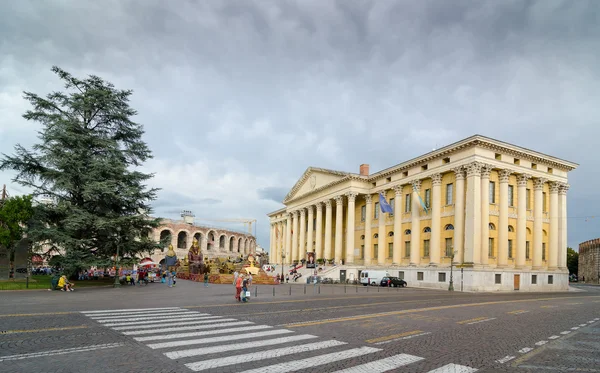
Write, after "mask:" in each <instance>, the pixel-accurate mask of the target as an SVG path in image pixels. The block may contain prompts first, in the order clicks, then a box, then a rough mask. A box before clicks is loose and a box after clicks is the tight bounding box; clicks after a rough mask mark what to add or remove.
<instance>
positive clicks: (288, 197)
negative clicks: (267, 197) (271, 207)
mask: <svg viewBox="0 0 600 373" xmlns="http://www.w3.org/2000/svg"><path fill="white" fill-rule="evenodd" d="M313 172H321V173H325V174H329V175H335V176H342V177H343V178H346V177H347V176H351V174H350V173H349V172H343V171H336V170H329V169H326V168H318V167H309V168H307V169H306V171H304V173H303V174H302V176H301V177H300V180H298V181H297V182H296V184H294V186H293V187H292V189H291V190H290V191H289V192H288V194H287V195H286V196H285V198H284V199H283V203H288V202H291V201H293V200H294V199H292V196H293V195H294V194H295V193H296V192H297V191H298V190H299V189H300V187H301V186H302V184H304V182H305V181H306V180H308V177H309V176H310V175H311V174H312V173H313ZM338 181H339V180H338ZM331 184H332V183H330V184H327V185H326V186H331ZM324 186H325V185H324ZM321 188H322V187H321ZM321 188H317V189H313V190H312V191H311V193H313V192H315V191H317V190H318V189H321Z"/></svg>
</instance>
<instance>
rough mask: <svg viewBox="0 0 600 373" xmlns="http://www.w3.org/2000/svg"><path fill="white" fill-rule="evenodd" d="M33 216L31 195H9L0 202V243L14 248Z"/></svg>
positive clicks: (11, 248) (10, 248)
mask: <svg viewBox="0 0 600 373" xmlns="http://www.w3.org/2000/svg"><path fill="white" fill-rule="evenodd" d="M32 217H33V207H32V198H31V196H17V197H10V198H7V199H6V200H4V201H1V202H0V245H2V246H4V247H6V248H8V249H9V250H10V251H12V250H13V249H14V246H15V244H16V243H17V242H18V241H19V240H20V239H22V238H23V236H24V234H25V226H26V225H27V224H28V223H29V222H30V220H31V218H32Z"/></svg>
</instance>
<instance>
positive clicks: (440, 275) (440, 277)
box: [438, 272, 446, 282]
mask: <svg viewBox="0 0 600 373" xmlns="http://www.w3.org/2000/svg"><path fill="white" fill-rule="evenodd" d="M438 282H446V272H440V273H438Z"/></svg>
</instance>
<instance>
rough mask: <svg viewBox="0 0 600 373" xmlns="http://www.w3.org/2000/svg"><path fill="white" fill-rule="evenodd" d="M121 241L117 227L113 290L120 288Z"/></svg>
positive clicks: (119, 229) (119, 230) (119, 228)
mask: <svg viewBox="0 0 600 373" xmlns="http://www.w3.org/2000/svg"><path fill="white" fill-rule="evenodd" d="M120 240H121V227H117V256H116V257H115V283H114V284H113V288H120V287H121V278H120V277H119V246H120V245H119V244H120Z"/></svg>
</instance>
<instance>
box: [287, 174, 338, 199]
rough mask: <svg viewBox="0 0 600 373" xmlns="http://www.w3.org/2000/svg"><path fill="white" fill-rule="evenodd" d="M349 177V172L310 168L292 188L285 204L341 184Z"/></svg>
mask: <svg viewBox="0 0 600 373" xmlns="http://www.w3.org/2000/svg"><path fill="white" fill-rule="evenodd" d="M349 175H350V173H348V172H342V171H334V170H327V169H324V168H314V167H309V168H308V169H307V170H306V171H304V174H302V177H300V179H299V180H298V181H297V182H296V184H295V185H294V186H293V187H292V189H291V190H290V192H289V193H288V194H287V196H285V199H284V200H283V203H287V202H289V201H291V200H292V199H295V198H298V197H301V196H303V195H306V194H310V193H312V192H313V191H315V190H317V189H320V188H323V187H325V186H327V185H330V184H333V183H336V182H339V181H341V180H342V179H346V178H347V177H348V176H349Z"/></svg>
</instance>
